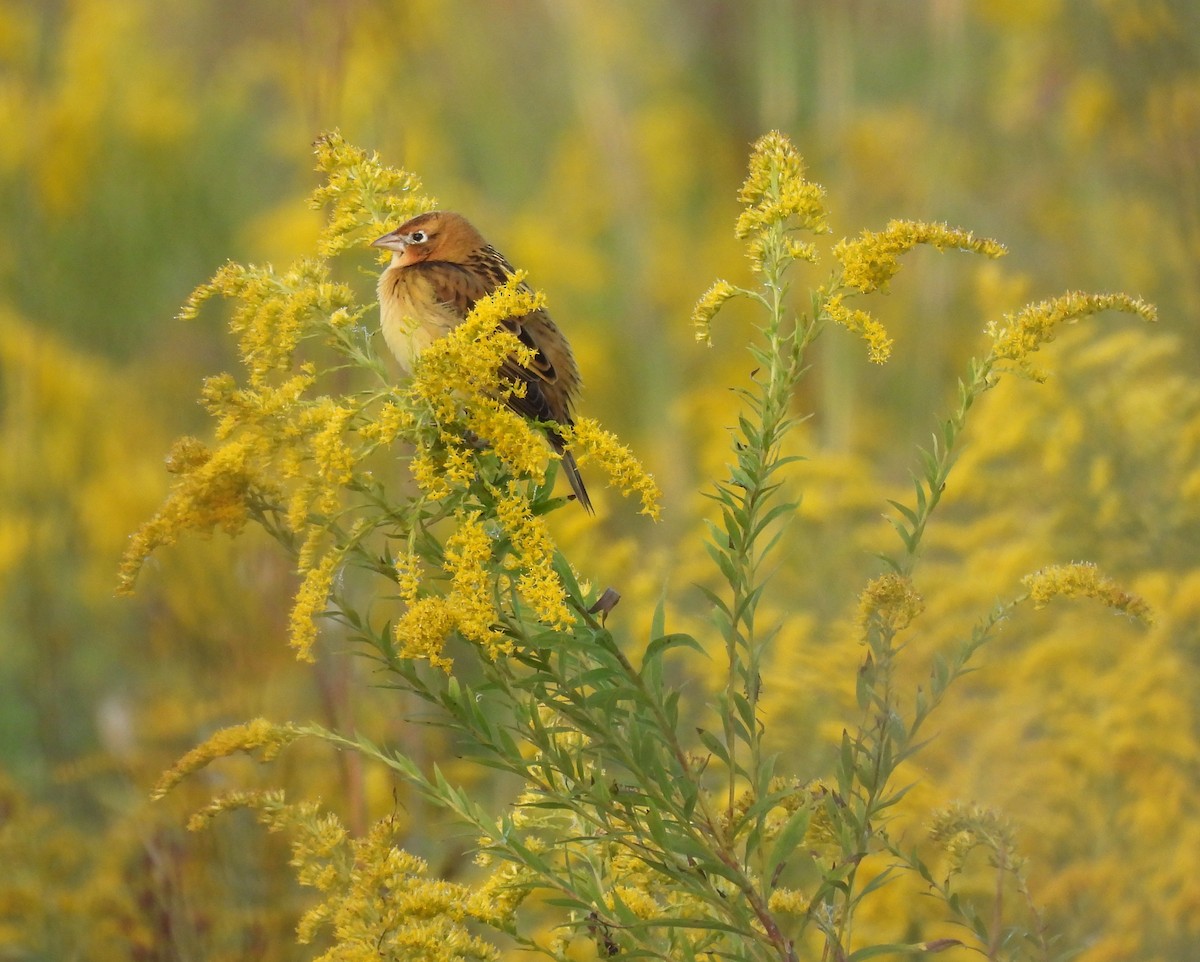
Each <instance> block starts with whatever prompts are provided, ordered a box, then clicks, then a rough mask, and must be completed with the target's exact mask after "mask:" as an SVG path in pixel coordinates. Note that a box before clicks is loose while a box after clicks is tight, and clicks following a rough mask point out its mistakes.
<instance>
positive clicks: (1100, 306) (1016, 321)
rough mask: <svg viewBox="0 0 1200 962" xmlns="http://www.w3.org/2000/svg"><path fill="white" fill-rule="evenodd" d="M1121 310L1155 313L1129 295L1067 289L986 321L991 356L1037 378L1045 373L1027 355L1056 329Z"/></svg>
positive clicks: (1149, 318)
mask: <svg viewBox="0 0 1200 962" xmlns="http://www.w3.org/2000/svg"><path fill="white" fill-rule="evenodd" d="M1112 310H1116V311H1124V312H1126V313H1129V314H1136V315H1137V316H1139V317H1140V318H1142V320H1144V321H1155V320H1157V318H1158V312H1157V310H1156V309H1155V308H1154V305H1152V304H1147V303H1146V302H1145V301H1143V300H1142V299H1141V298H1136V297H1130V296H1129V295H1128V294H1085V293H1082V292H1080V291H1070V292H1068V293H1066V294H1063V295H1061V296H1059V297H1054V298H1050V299H1048V300H1044V301H1038V302H1037V303H1035V304H1030V305H1028V306H1027V307H1024V308H1022V309H1021V310H1020V311H1018V312H1016V313H1015V314H1005V315H1004V319H1003V320H1002V321H1000V322H996V321H993V322H991V323H990V324H988V327H987V333H988V335H989V336H990V337H991V338H992V355H993V356H994V357H995V358H997V359H999V360H1002V361H1010V362H1012V363H1013V364H1015V365H1016V369H1017V370H1018V371H1019V372H1021V373H1023V374H1025V375H1026V376H1028V377H1030V378H1032V379H1033V380H1036V381H1041V380H1044V379H1045V375H1044V374H1042V373H1041V372H1039V371H1037V370H1036V369H1035V368H1034V367H1033V366H1032V365H1031V364H1030V361H1029V359H1030V357H1031V356H1032V355H1033V354H1034V353H1035V352H1036V351H1037V350H1038V349H1039V348H1040V347H1041V346H1042V345H1043V344H1046V343H1048V342H1050V341H1052V340H1054V338H1055V336H1056V335H1057V333H1058V329H1059V328H1061V327H1063V326H1064V325H1067V324H1074V323H1075V322H1076V321H1078V320H1079V319H1080V318H1083V317H1087V316H1089V315H1091V314H1099V313H1100V312H1101V311H1112Z"/></svg>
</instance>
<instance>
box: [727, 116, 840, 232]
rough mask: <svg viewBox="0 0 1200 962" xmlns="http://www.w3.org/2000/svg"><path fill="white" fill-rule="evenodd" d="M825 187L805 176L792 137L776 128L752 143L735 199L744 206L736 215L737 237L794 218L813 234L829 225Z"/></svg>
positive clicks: (760, 230)
mask: <svg viewBox="0 0 1200 962" xmlns="http://www.w3.org/2000/svg"><path fill="white" fill-rule="evenodd" d="M824 197H825V189H824V188H823V187H821V185H820V184H814V183H812V182H810V181H807V180H805V179H804V161H803V160H802V159H801V157H800V154H799V152H797V150H796V148H795V147H794V146H793V145H792V143H791V141H790V140H788V139H787V137H785V136H784V135H783V134H781V133H780V132H779V131H777V130H773V131H771V132H770V133H768V134H764V135H763V136H762V137H760V138H759V139H758V141H757V142H755V144H754V149H753V151H752V153H751V155H750V164H749V171H748V173H747V175H746V180H745V182H744V183H743V184H742V187H741V190H740V191H738V200H740V201H741V202H742V203H743V204H745V205H746V210H745V211H743V212H742V215H741V216H740V217H739V218H738V222H737V227H736V233H737V236H738V237H740V238H743V239H744V238H747V237H750V236H751V235H752V234H756V233H762V232H764V231H766V230H767V229H769V228H770V227H772V226H774V225H781V224H784V223H785V222H787V221H788V220H789V219H791V218H795V225H796V226H797V227H798V228H800V229H802V230H807V231H811V232H812V233H814V234H821V233H825V232H826V231H827V230H828V229H829V227H828V224H827V222H826V219H827V214H826V211H825V205H824Z"/></svg>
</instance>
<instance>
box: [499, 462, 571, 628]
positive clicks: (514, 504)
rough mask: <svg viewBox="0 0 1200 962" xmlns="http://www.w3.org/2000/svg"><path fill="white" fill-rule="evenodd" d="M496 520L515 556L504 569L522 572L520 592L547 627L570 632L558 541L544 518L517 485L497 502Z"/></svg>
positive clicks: (519, 575) (511, 483) (515, 483)
mask: <svg viewBox="0 0 1200 962" xmlns="http://www.w3.org/2000/svg"><path fill="white" fill-rule="evenodd" d="M496 520H497V521H499V522H500V527H501V528H502V529H503V530H504V533H505V534H506V535H507V536H508V539H509V542H510V543H511V545H512V550H511V553H510V554H508V555H507V556H506V557H505V559H504V567H505V568H506V569H508V570H509V571H515V572H518V574H517V590H518V591H519V592H520V593H521V597H523V598H524V599H525V600H526V601H527V602H528V603H529V604H530V605H531V606H532V607H533V610H534V611H535V612H536V613H537V617H538V621H540V622H541V623H542V624H544V625H549V626H551V627H555V628H562V629H567V628H569V627H570V626H571V624H572V623H573V622H574V618H573V617H572V616H571V612H570V609H569V608H568V607H567V596H566V591H565V590H564V589H563V585H562V582H561V581H560V580H559V577H558V574H557V573H556V572H555V570H554V541H553V540H552V539H551V537H550V531H549V529H548V528H547V527H546V518H545V516H544V515H535V514H534V513H533V511H532V509H531V507H530V504H529V500H528V499H527V498H526V497H525V496H524V494H523V493H522V491H521V487H520V485H519V484H518V483H517V482H516V481H510V482H509V483H508V488H507V489H506V490H505V492H503V493H502V494H501V495H500V497H498V498H497V500H496Z"/></svg>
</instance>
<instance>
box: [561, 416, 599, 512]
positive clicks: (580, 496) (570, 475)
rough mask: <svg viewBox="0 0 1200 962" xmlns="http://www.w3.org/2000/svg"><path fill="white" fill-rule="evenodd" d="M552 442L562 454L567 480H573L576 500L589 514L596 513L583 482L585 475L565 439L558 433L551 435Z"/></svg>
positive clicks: (572, 488) (572, 486) (572, 484)
mask: <svg viewBox="0 0 1200 962" xmlns="http://www.w3.org/2000/svg"><path fill="white" fill-rule="evenodd" d="M550 444H551V446H552V447H553V448H554V450H555V451H557V452H558V453H559V454H561V455H562V466H563V470H564V471H565V472H566V473H567V480H568V481H570V482H571V490H572V491H574V492H575V500H576V501H578V502H579V503H580V504H581V505H583V510H584V511H586V512H587V513H588V514H595V513H596V509H595V508H593V507H592V499H591V498H589V497H588V493H587V488H586V487H585V486H584V484H583V475H581V474H580V473H579V465H578V464H576V463H575V456H574V455H573V454H571V452H570V451H567V450H565V448H564V447H563V439H562V438H560V437H559V436H558V435H557V434H552V435H550Z"/></svg>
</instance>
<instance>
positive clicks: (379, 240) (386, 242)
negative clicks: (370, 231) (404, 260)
mask: <svg viewBox="0 0 1200 962" xmlns="http://www.w3.org/2000/svg"><path fill="white" fill-rule="evenodd" d="M371 246H372V247H382V248H383V249H384V250H388V251H395V252H396V253H397V254H403V253H404V249H405V248H406V247H408V241H407V240H405V238H404V235H403V234H401V233H400V231H399V230H394V231H392V232H391V233H390V234H384V235H383V236H382V237H376V238H375V240H373V241H371Z"/></svg>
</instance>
